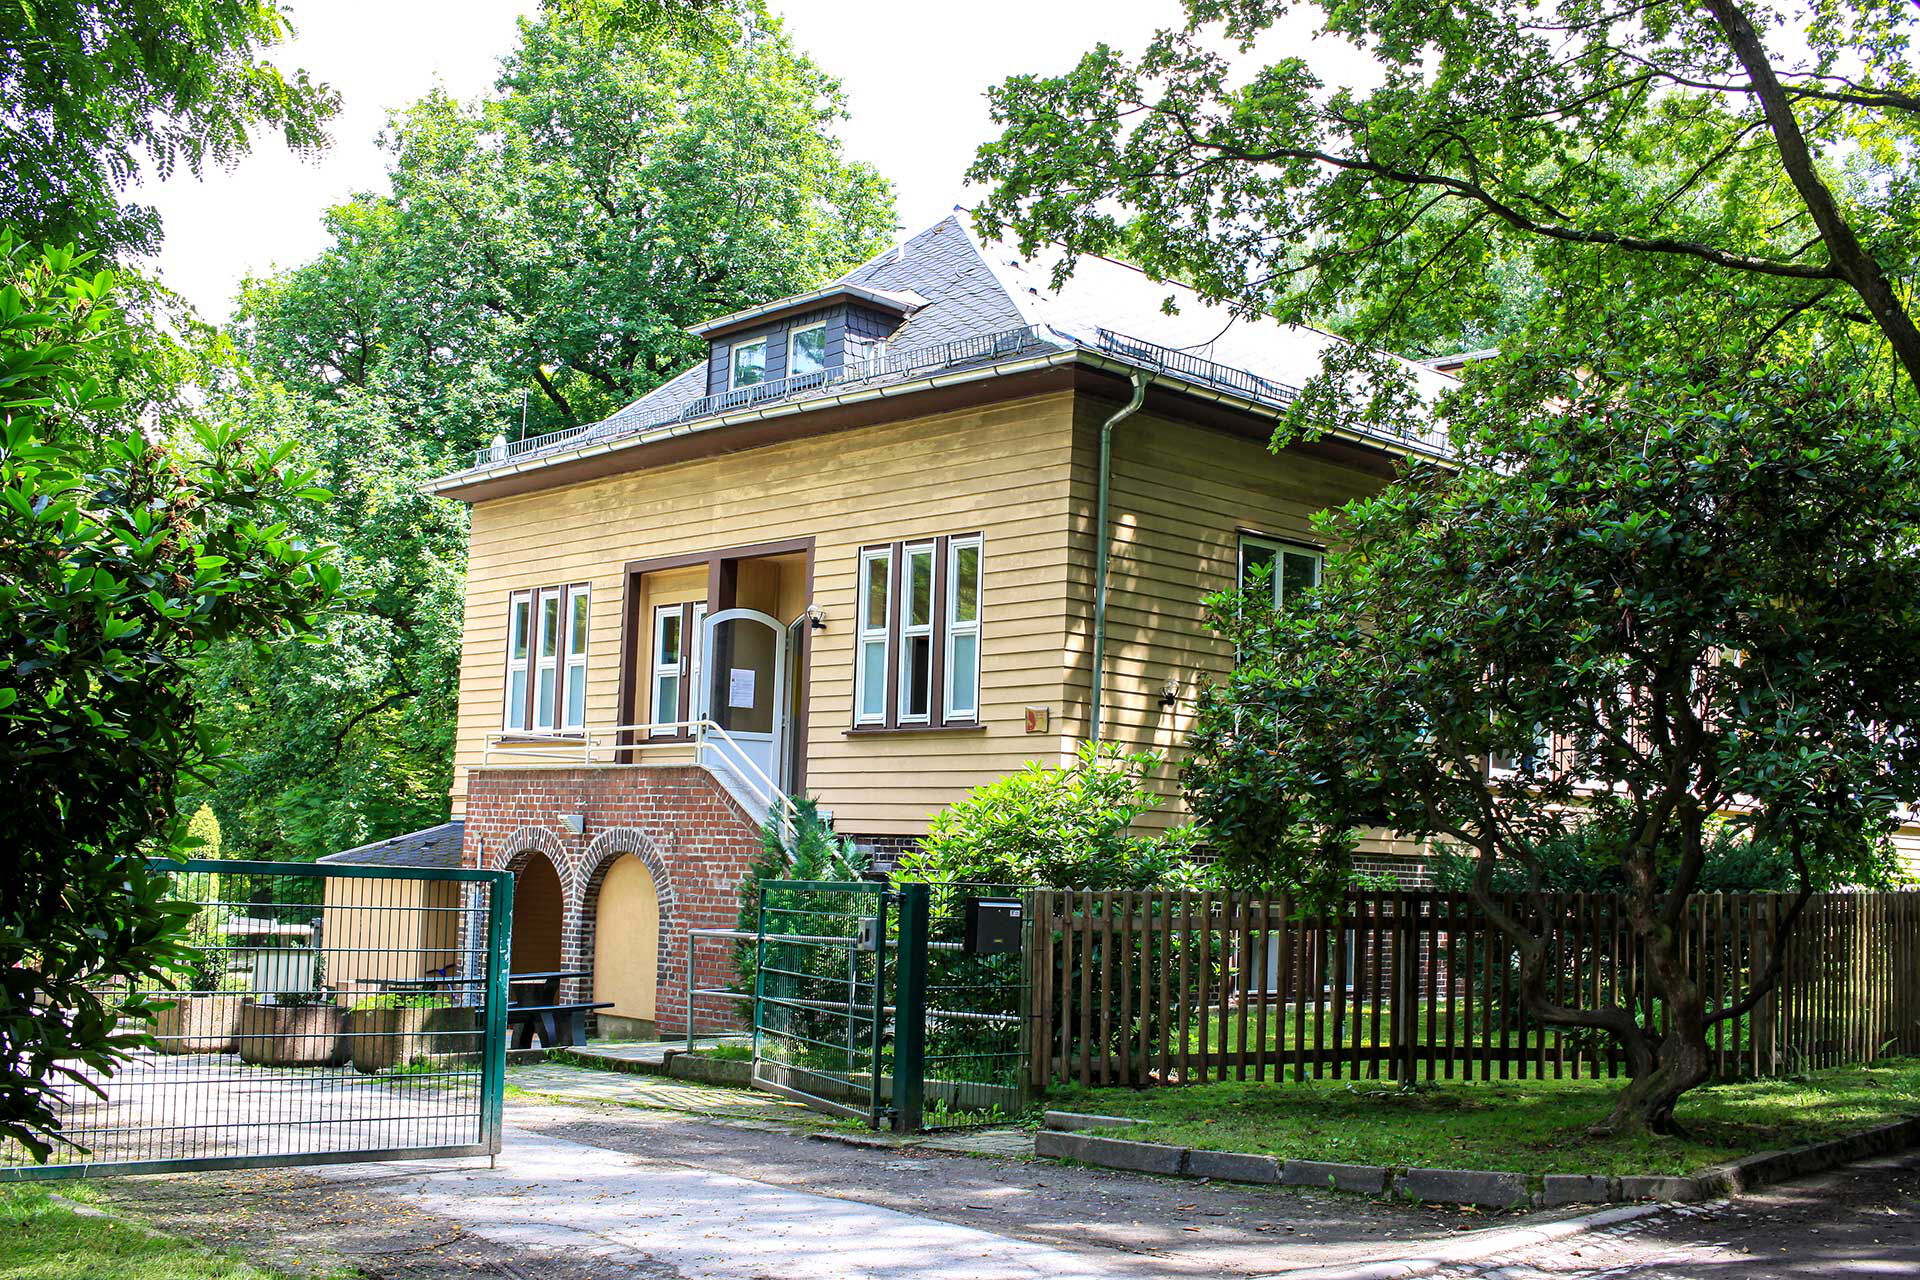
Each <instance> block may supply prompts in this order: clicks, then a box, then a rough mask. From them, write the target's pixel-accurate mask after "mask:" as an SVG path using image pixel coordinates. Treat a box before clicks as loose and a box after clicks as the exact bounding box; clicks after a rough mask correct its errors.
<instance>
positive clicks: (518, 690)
mask: <svg viewBox="0 0 1920 1280" xmlns="http://www.w3.org/2000/svg"><path fill="white" fill-rule="evenodd" d="M532 629H533V593H532V592H531V591H518V592H515V593H514V594H513V595H511V596H509V597H507V713H506V717H505V719H504V720H503V721H502V726H503V727H504V728H506V729H508V730H514V729H525V728H526V727H527V655H528V647H529V645H530V643H531V641H530V640H529V639H528V636H529V633H530V632H531V631H532Z"/></svg>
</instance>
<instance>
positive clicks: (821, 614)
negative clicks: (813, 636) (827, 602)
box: [807, 604, 827, 631]
mask: <svg viewBox="0 0 1920 1280" xmlns="http://www.w3.org/2000/svg"><path fill="white" fill-rule="evenodd" d="M807 625H808V626H810V627H812V628H813V629H814V630H815V631H825V630H826V629H827V611H826V610H825V609H822V608H821V607H820V606H819V605H817V604H810V605H808V606H807Z"/></svg>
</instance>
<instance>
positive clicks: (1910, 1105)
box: [1048, 1059, 1920, 1174]
mask: <svg viewBox="0 0 1920 1280" xmlns="http://www.w3.org/2000/svg"><path fill="white" fill-rule="evenodd" d="M1619 1088H1620V1082H1618V1081H1611V1080H1591V1079H1589V1080H1570V1079H1569V1080H1552V1079H1547V1080H1525V1081H1519V1080H1514V1081H1506V1082H1492V1083H1478V1084H1464V1083H1462V1084H1448V1083H1445V1082H1441V1083H1439V1084H1434V1085H1422V1086H1420V1087H1419V1088H1417V1089H1411V1090H1407V1091H1404V1092H1403V1091H1400V1090H1397V1089H1395V1088H1394V1087H1393V1086H1392V1085H1391V1084H1389V1083H1386V1082H1379V1081H1359V1082H1352V1081H1335V1080H1309V1081H1305V1082H1302V1083H1298V1084H1284V1085H1281V1084H1252V1083H1246V1084H1242V1083H1227V1084H1206V1085H1194V1086H1191V1087H1186V1088H1172V1087H1170V1088H1161V1089H1143V1090H1134V1089H1090V1090H1078V1089H1075V1090H1056V1091H1055V1092H1053V1093H1051V1094H1049V1095H1048V1105H1049V1106H1053V1107H1056V1108H1062V1109H1068V1110H1074V1111H1094V1112H1099V1113H1101V1114H1103V1115H1115V1116H1128V1117H1132V1116H1138V1117H1140V1121H1141V1123H1139V1124H1137V1125H1133V1126H1130V1127H1128V1128H1126V1129H1115V1130H1109V1131H1104V1132H1108V1133H1110V1135H1111V1136H1113V1137H1119V1138H1138V1139H1140V1140H1142V1141H1148V1142H1167V1143H1173V1144H1175V1145H1178V1146H1186V1147H1203V1148H1207V1149H1209V1150H1214V1151H1251V1152H1257V1153H1260V1154H1264V1155H1276V1156H1282V1157H1292V1158H1296V1159H1305V1160H1335V1161H1341V1162H1344V1163H1349V1164H1385V1165H1397V1166H1401V1167H1408V1166H1418V1167H1425V1168H1440V1169H1505V1170H1513V1171H1515V1172H1519V1173H1608V1174H1633V1173H1691V1172H1693V1171H1694V1170H1696V1169H1699V1168H1702V1167H1704V1166H1706V1165H1710V1164H1716V1163H1718V1162H1720V1161H1723V1160H1729V1159H1733V1158H1735V1157H1738V1156H1743V1155H1748V1154H1750V1153H1752V1152H1755V1151H1767V1150H1774V1149H1778V1148H1781V1147H1797V1146H1804V1145H1806V1144H1807V1143H1810V1142H1819V1141H1821V1140H1823V1139H1826V1138H1834V1137H1839V1136H1841V1135H1842V1134H1846V1133H1851V1132H1854V1131H1856V1130H1859V1129H1867V1128H1871V1127H1873V1126H1874V1125H1879V1124H1886V1123H1888V1122H1890V1121H1894V1120H1900V1119H1904V1118H1906V1117H1908V1116H1914V1115H1920V1059H1901V1060H1896V1061H1891V1062H1886V1063H1882V1064H1879V1065H1876V1066H1872V1067H1845V1068H1837V1069H1834V1070H1830V1071H1820V1072H1815V1073H1813V1074H1811V1075H1809V1076H1806V1077H1804V1078H1801V1079H1796V1080H1759V1081H1748V1082H1742V1083H1735V1084H1722V1085H1709V1086H1706V1087H1703V1088H1700V1089H1696V1090H1694V1091H1693V1092H1692V1093H1689V1094H1688V1095H1687V1096H1686V1097H1685V1098H1684V1099H1682V1100H1681V1103H1680V1108H1679V1120H1680V1123H1681V1125H1682V1126H1683V1127H1684V1128H1685V1129H1686V1130H1687V1136H1686V1137H1685V1138H1672V1139H1636V1140H1630V1141H1629V1140H1606V1141H1602V1140H1599V1139H1594V1138H1590V1137H1588V1136H1587V1133H1586V1129H1587V1127H1588V1126H1589V1125H1590V1124H1592V1123H1593V1122H1594V1121H1596V1120H1599V1119H1600V1118H1602V1117H1603V1116H1605V1115H1606V1113H1607V1110H1608V1107H1609V1103H1610V1101H1611V1099H1612V1097H1613V1095H1614V1093H1615V1092H1616V1091H1617V1090H1618V1089H1619Z"/></svg>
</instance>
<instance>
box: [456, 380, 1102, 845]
mask: <svg viewBox="0 0 1920 1280" xmlns="http://www.w3.org/2000/svg"><path fill="white" fill-rule="evenodd" d="M1071 419H1072V397H1071V396H1070V395H1069V394H1066V393H1060V394H1055V395H1050V396H1042V397H1036V398H1032V399H1028V400H1023V401H1015V402H1011V403H1006V404H999V405H994V406H991V407H987V408H982V409H977V410H970V411H967V412H963V413H955V414H948V415H943V416H939V417H931V418H921V419H914V420H910V421H905V422H900V423H893V424H888V425H885V426H878V427H868V428H863V429H860V430H857V431H848V432H842V433H837V434H833V435H826V436H818V437H812V438H809V439H805V440H799V441H795V442H791V443H788V444H781V445H774V446H769V447H765V448H760V449H755V450H751V451H747V452H742V453H737V454H727V455H722V456H719V457H714V458H707V459H702V460H699V461H695V462H687V463H682V464H678V465H675V466H671V467H662V468H657V469H652V470H646V471H639V472H633V473H629V474H626V475H621V476H615V477H611V478H608V479H604V480H596V481H592V482H588V483H583V484H578V485H572V486H568V487H566V488H562V489H558V490H554V491H551V492H543V493H535V494H526V495H519V496H515V497H511V498H503V499H498V500H495V501H491V502H481V503H478V504H476V505H475V507H474V512H473V534H472V549H471V555H470V558H469V571H468V581H467V598H466V618H465V645H464V649H463V654H462V665H461V682H460V689H461V697H460V724H459V730H458V743H457V757H456V760H457V764H458V766H459V767H458V768H457V769H456V772H455V784H454V785H455V794H454V803H455V811H456V812H459V811H460V810H461V809H462V808H463V805H464V797H465V785H466V771H467V770H468V769H469V768H471V767H473V766H474V765H476V764H478V763H479V759H480V749H481V744H482V739H483V737H484V735H485V734H486V733H488V732H489V731H492V730H495V729H497V728H498V727H499V724H500V706H501V699H502V697H503V683H504V677H505V644H506V611H507V598H508V596H509V595H510V594H511V593H512V592H513V591H516V590H521V589H524V588H527V587H532V586H540V585H545V584H550V583H562V582H588V583H590V584H591V585H592V588H593V607H592V614H593V617H592V633H591V638H590V643H589V658H588V662H589V668H588V670H589V678H588V693H587V718H588V722H589V723H590V724H596V725H611V724H613V723H614V722H615V719H616V715H617V704H618V690H619V656H620V634H619V620H620V618H621V615H622V612H623V600H622V593H623V590H624V585H625V584H624V580H623V569H624V566H625V564H626V563H627V562H628V561H632V560H641V559H651V558H654V557H662V556H676V555H687V554H703V553H707V552H712V551H723V550H726V549H728V548H731V547H738V546H746V545H752V544H756V543H764V542H772V541H777V540H782V539H787V538H798V537H810V538H812V539H814V562H813V592H812V599H813V602H814V603H815V604H816V605H818V606H819V607H820V608H822V609H823V610H824V611H825V613H826V617H827V630H825V631H824V632H817V633H815V634H814V635H813V637H812V653H811V661H810V663H809V671H808V680H809V684H808V724H807V745H806V754H807V789H808V790H809V791H810V792H812V793H813V794H815V795H817V796H818V797H819V798H820V800H821V802H822V804H823V805H824V806H825V807H827V808H829V809H831V810H832V811H833V812H834V814H835V816H836V819H837V821H838V823H839V825H840V826H841V828H842V829H843V830H847V831H858V832H865V833H872V834H886V833H900V834H913V833H917V832H919V831H921V830H923V829H924V825H925V819H926V817H927V815H928V814H929V813H931V812H933V811H934V810H936V809H938V808H940V807H941V806H943V805H945V804H947V803H949V802H951V801H952V800H954V799H956V798H958V797H959V796H960V795H961V794H962V793H963V792H964V791H965V790H966V789H967V788H968V787H971V786H975V785H978V784H979V783H981V782H983V781H986V780H987V779H989V778H992V777H995V776H997V775H999V774H1002V773H1007V772H1010V771H1012V770H1015V769H1018V768H1019V767H1020V766H1021V765H1022V764H1023V763H1025V762H1026V761H1027V760H1029V759H1035V758H1055V759H1057V758H1058V756H1059V753H1060V752H1061V750H1062V749H1063V741H1062V738H1061V736H1060V734H1059V731H1058V726H1055V732H1054V733H1053V734H1051V735H1028V734H1026V733H1025V732H1024V731H1023V730H1024V725H1023V718H1022V712H1023V708H1024V707H1025V706H1027V705H1030V704H1033V705H1044V706H1049V707H1052V708H1054V709H1055V711H1056V714H1057V712H1058V709H1059V707H1060V705H1061V703H1062V699H1063V696H1064V694H1063V690H1062V678H1063V668H1062V660H1061V653H1062V650H1063V649H1064V648H1065V647H1066V644H1067V636H1066V620H1065V611H1064V605H1065V600H1066V595H1067V579H1068V571H1069V557H1070V554H1071V552H1070V548H1069V545H1068V536H1067V533H1068V523H1069V493H1070V489H1071V486H1072V482H1073V477H1072V470H1071V459H1070V451H1071V440H1072V429H1071ZM975 530H978V531H981V532H983V533H984V534H985V538H986V559H985V577H984V582H983V587H984V597H983V602H982V605H983V609H982V616H983V619H984V621H983V628H982V632H983V634H982V672H981V675H982V678H981V698H982V712H983V720H984V721H985V723H986V726H987V727H986V728H985V729H982V730H973V731H964V732H963V731H955V732H936V733H900V734H850V733H848V732H847V730H848V727H849V725H850V724H851V720H852V695H853V640H854V631H853V619H854V591H855V582H856V574H857V564H858V561H857V553H858V549H859V548H860V547H861V546H863V545H866V544H871V543H878V542H892V541H896V540H902V539H911V538H914V537H918V536H922V535H932V534H942V533H948V534H951V533H966V532H973V531H975Z"/></svg>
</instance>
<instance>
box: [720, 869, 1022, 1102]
mask: <svg viewBox="0 0 1920 1280" xmlns="http://www.w3.org/2000/svg"><path fill="white" fill-rule="evenodd" d="M967 888H968V887H967V886H939V887H938V889H937V890H936V889H934V888H933V887H931V886H928V885H925V884H917V883H906V884H898V885H888V884H885V883H876V882H865V881H807V880H781V881H768V882H766V883H764V884H763V885H762V886H761V889H760V912H759V922H758V928H757V931H756V934H755V937H754V942H753V944H752V946H753V956H752V958H751V966H752V980H753V995H754V1001H753V1009H754V1018H753V1031H754V1049H753V1052H754V1063H753V1079H754V1083H755V1084H756V1085H757V1086H758V1087H760V1088H763V1089H767V1090H769V1091H771V1092H775V1093H779V1094H782V1095H784V1096H787V1097H791V1098H795V1099H798V1100H799V1101H802V1102H805V1103H807V1104H808V1105H809V1106H812V1107H814V1108H816V1109H818V1110H821V1111H824V1112H827V1113H828V1114H831V1115H837V1116H841V1117H845V1118H849V1119H858V1120H864V1121H866V1122H867V1123H868V1124H869V1125H871V1126H872V1127H874V1128H882V1127H890V1128H893V1129H897V1130H900V1131H903V1132H905V1131H912V1130H917V1129H920V1128H923V1127H929V1126H933V1125H940V1126H951V1125H956V1124H972V1123H993V1122H1005V1121H1007V1120H1011V1119H1013V1118H1015V1117H1016V1116H1017V1115H1018V1114H1019V1113H1020V1112H1021V1111H1022V1110H1024V1106H1025V1093H1024V1085H1025V1079H1026V1073H1025V1072H1024V1071H1023V1070H1022V1066H1023V1064H1024V1062H1025V1054H1026V1041H1025V1034H1026V1023H1027V1019H1028V1016H1029V1014H1028V1008H1029V1002H1028V1000H1027V987H1026V971H1025V968H1024V966H1023V964H1022V963H1021V955H1020V954H1019V953H1018V952H1017V951H1016V952H1015V953H1012V954H1003V955H979V954H975V953H974V952H972V951H970V950H969V949H968V948H967V947H966V946H965V944H964V942H963V939H962V937H961V929H960V921H961V905H962V904H963V903H964V901H965V899H966V893H965V890H966V889H967Z"/></svg>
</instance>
